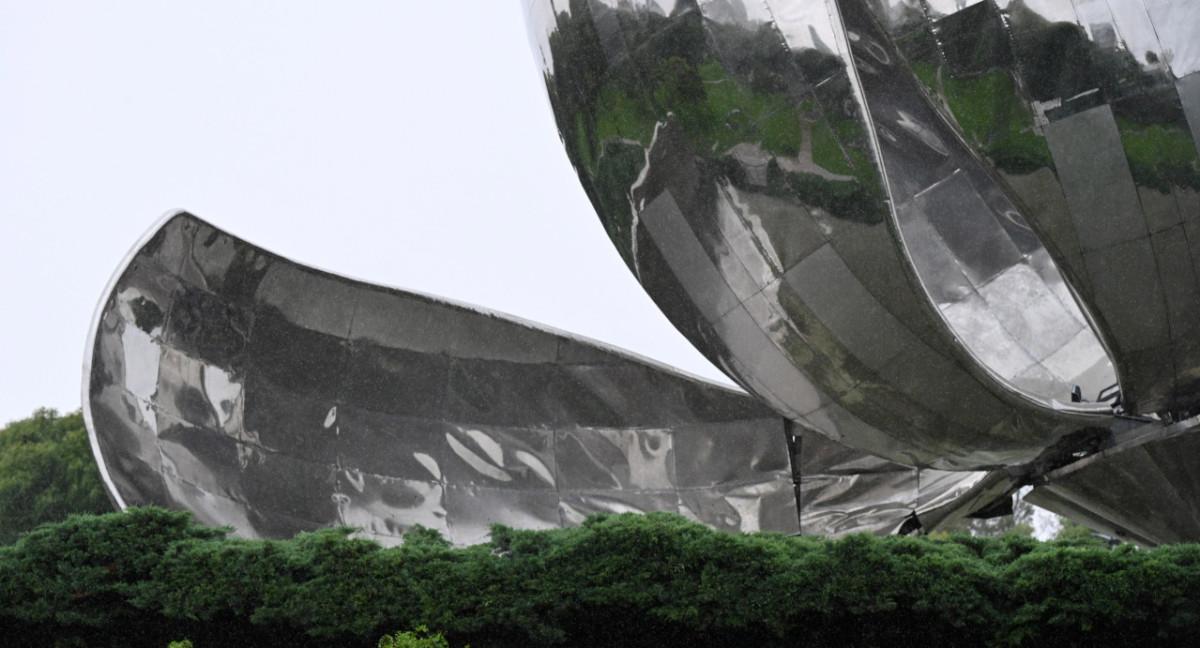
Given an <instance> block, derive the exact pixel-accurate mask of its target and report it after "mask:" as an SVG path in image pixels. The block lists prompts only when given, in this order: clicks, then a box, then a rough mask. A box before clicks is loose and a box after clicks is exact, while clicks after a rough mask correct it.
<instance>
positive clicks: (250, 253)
mask: <svg viewBox="0 0 1200 648" xmlns="http://www.w3.org/2000/svg"><path fill="white" fill-rule="evenodd" d="M90 348H91V350H92V356H91V359H90V363H89V365H90V366H89V369H88V372H87V376H86V385H85V389H86V392H87V393H86V394H85V403H86V405H85V408H84V411H85V415H86V417H87V421H88V427H89V430H90V431H91V434H92V439H93V446H94V450H95V451H96V456H97V458H98V460H99V462H100V465H101V466H102V467H103V473H104V476H105V482H106V484H107V487H108V489H109V492H110V494H111V496H112V498H113V499H114V501H115V502H116V503H117V504H118V505H119V506H120V507H122V508H124V507H126V506H133V505H145V504H155V505H162V506H167V507H172V508H182V509H186V510H190V511H192V512H194V513H195V515H196V516H197V518H198V519H199V520H200V521H202V522H204V523H207V524H213V525H227V526H232V527H233V528H234V529H235V531H236V532H237V533H238V534H240V535H243V536H246V537H287V536H290V535H292V534H294V533H296V532H299V531H305V530H312V529H316V528H321V527H326V526H332V525H348V526H353V527H357V528H359V529H361V532H362V534H364V535H365V536H367V537H373V538H376V539H378V540H380V541H382V542H395V541H398V540H399V539H400V538H401V537H402V536H403V533H404V532H405V531H406V530H407V529H409V528H411V527H412V526H414V525H417V524H419V525H422V526H425V527H429V528H433V529H437V530H438V531H440V532H442V533H443V534H445V535H446V536H447V537H449V538H450V539H452V540H453V541H454V542H456V543H460V544H469V543H474V542H478V541H481V540H483V539H484V538H485V537H486V535H487V533H488V528H489V525H490V524H493V523H500V524H506V525H509V526H515V527H520V528H547V527H557V526H562V525H570V524H576V523H578V522H580V521H582V520H583V519H584V518H585V517H586V516H587V515H589V514H591V513H597V512H625V511H642V512H645V511H672V512H677V513H681V514H683V515H686V516H688V517H691V518H693V519H696V520H698V521H700V522H703V523H705V524H707V525H709V526H712V527H715V528H719V529H729V530H739V531H757V530H771V531H779V532H785V533H794V532H800V531H803V532H806V533H820V534H829V535H837V534H841V533H846V532H852V531H879V532H892V531H895V530H896V529H898V528H899V527H900V525H901V524H902V523H903V522H904V520H905V519H906V518H907V517H908V516H909V515H910V514H911V513H913V512H914V511H930V512H935V511H941V513H937V515H938V516H942V515H944V512H945V511H947V510H956V509H955V503H956V502H959V501H960V500H959V498H960V497H961V496H967V495H970V494H971V493H972V491H971V489H972V487H973V486H975V485H976V484H977V483H978V482H979V481H980V480H981V479H982V478H983V474H982V473H941V472H937V471H928V470H926V471H919V470H917V469H915V468H911V467H907V466H901V465H898V464H894V463H891V462H887V461H884V460H881V459H878V458H876V457H872V456H870V455H868V454H866V453H862V452H859V451H854V450H851V449H849V448H845V447H844V446H840V445H838V444H836V443H833V442H831V441H828V440H824V439H821V438H819V437H817V436H816V435H813V434H812V433H810V432H806V431H800V430H798V429H792V428H791V426H788V425H787V424H786V423H785V421H784V419H782V418H781V417H779V416H778V415H777V414H775V413H774V412H772V411H771V410H770V409H768V408H767V407H765V406H763V405H761V404H759V403H758V402H757V401H756V400H754V399H753V398H751V397H749V396H747V395H745V394H742V393H739V392H737V391H736V390H731V389H728V388H725V387H722V386H719V385H716V384H710V383H707V382H705V381H702V380H699V379H696V378H693V377H690V376H687V375H684V374H682V373H680V372H678V371H675V370H673V369H670V368H668V367H665V366H662V365H659V364H655V363H653V362H651V361H648V360H645V359H641V358H637V357H634V356H632V355H630V354H628V353H624V352H621V351H619V350H615V349H611V348H607V347H604V346H602V345H600V344H598V343H594V342H591V341H588V340H584V339H581V338H578V337H573V336H569V335H566V334H562V333H557V332H552V331H548V330H545V329H542V328H538V327H535V326H532V325H529V324H526V323H522V322H519V321H515V320H513V319H511V318H506V317H503V316H500V315H496V314H491V313H486V312H483V311H480V310H476V309H472V308H469V307H465V306H460V305H455V304H451V303H448V302H445V301H442V300H439V299H435V298H431V297H426V296H422V295H416V294H412V293H407V292H404V291H400V290H394V289H389V288H384V287H380V286H373V285H368V284H364V283H361V282H356V281H352V280H348V279H344V278H341V277H337V276H334V275H331V274H328V273H325V272H321V271H318V270H314V269H311V268H307V267H304V266H302V265H299V264H296V263H294V262H291V261H288V260H286V259H283V258H280V257H278V256H276V255H273V254H271V253H269V252H266V251H265V250H262V249H260V248H257V247H255V246H253V245H250V244H248V243H246V242H244V241H241V240H238V239H236V238H234V237H232V236H230V235H228V234H226V233H224V232H222V231H220V230H217V229H216V228H214V227H212V226H211V225H208V224H207V223H205V222H203V221H201V220H199V219H197V218H195V217H193V216H191V215H189V214H182V213H181V214H177V215H174V216H172V217H169V218H168V219H166V220H165V221H164V222H163V223H162V224H161V225H160V226H158V227H157V228H155V230H154V231H152V232H151V233H150V234H149V235H148V236H147V238H146V239H145V240H144V241H143V242H142V243H141V244H139V246H138V247H137V248H136V249H135V250H134V252H133V253H132V254H131V256H130V257H129V258H128V259H127V261H126V264H125V265H124V266H123V267H122V268H121V269H120V270H119V271H118V272H117V274H116V276H115V277H114V282H113V284H112V286H111V288H110V290H109V293H108V295H107V297H106V298H105V300H104V301H103V302H102V304H101V308H100V311H99V313H98V315H97V320H96V322H95V329H94V331H93V342H92V345H91V347H90ZM790 449H791V450H790ZM798 502H799V503H800V506H799V507H798ZM961 502H962V503H963V505H972V502H971V501H970V500H969V498H968V499H962V500H961ZM966 512H967V511H961V513H966Z"/></svg>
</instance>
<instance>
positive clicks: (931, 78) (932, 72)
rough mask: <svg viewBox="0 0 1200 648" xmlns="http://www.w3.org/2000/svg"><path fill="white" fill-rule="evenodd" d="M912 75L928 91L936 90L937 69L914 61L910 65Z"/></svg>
mask: <svg viewBox="0 0 1200 648" xmlns="http://www.w3.org/2000/svg"><path fill="white" fill-rule="evenodd" d="M912 69H913V74H916V75H917V78H918V79H920V80H921V83H924V84H925V86H926V87H928V88H929V89H930V90H934V89H936V88H937V68H935V67H934V66H933V65H930V64H929V63H925V62H923V61H914V62H913V64H912Z"/></svg>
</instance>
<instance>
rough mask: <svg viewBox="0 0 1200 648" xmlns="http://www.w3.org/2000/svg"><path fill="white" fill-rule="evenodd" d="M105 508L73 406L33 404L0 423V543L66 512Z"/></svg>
mask: <svg viewBox="0 0 1200 648" xmlns="http://www.w3.org/2000/svg"><path fill="white" fill-rule="evenodd" d="M111 510H112V505H111V504H109V502H108V497H106V496H105V495H104V487H103V486H102V485H101V483H100V471H99V470H98V469H97V468H96V462H95V460H94V459H93V458H92V449H91V447H90V446H89V445H88V436H87V430H86V429H85V428H84V426H83V417H82V416H80V415H79V413H78V412H76V413H74V414H68V415H66V416H59V414H58V412H55V411H54V410H52V409H39V410H37V411H35V412H34V413H33V416H31V417H29V418H27V419H22V420H20V421H13V422H11V423H9V424H8V425H5V426H4V427H3V428H0V544H7V543H10V542H12V541H14V540H16V539H17V537H18V536H19V535H20V534H22V533H24V532H26V531H29V530H30V529H33V528H34V527H36V526H37V525H39V524H44V523H46V522H59V521H61V520H62V519H63V518H65V517H67V515H69V514H71V513H104V512H107V511H111Z"/></svg>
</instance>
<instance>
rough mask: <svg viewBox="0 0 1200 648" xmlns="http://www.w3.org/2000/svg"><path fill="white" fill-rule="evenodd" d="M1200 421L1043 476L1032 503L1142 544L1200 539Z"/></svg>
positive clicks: (1029, 497) (1032, 494)
mask: <svg viewBox="0 0 1200 648" xmlns="http://www.w3.org/2000/svg"><path fill="white" fill-rule="evenodd" d="M1198 425H1200V420H1197V419H1189V420H1187V421H1183V422H1181V423H1179V424H1176V426H1175V427H1176V428H1177V430H1176V433H1175V434H1174V435H1172V436H1167V437H1165V438H1161V437H1157V436H1156V437H1154V438H1151V439H1150V440H1139V441H1140V442H1135V443H1131V444H1127V445H1121V446H1119V447H1114V448H1111V449H1109V450H1106V451H1104V452H1101V453H1098V454H1096V455H1093V456H1091V457H1088V458H1086V459H1084V460H1082V461H1079V462H1076V463H1074V464H1071V465H1069V466H1066V467H1064V468H1060V469H1058V470H1055V471H1053V472H1050V473H1048V474H1047V475H1046V476H1045V479H1044V483H1043V484H1042V485H1040V486H1038V487H1037V488H1034V489H1033V491H1032V492H1030V493H1029V494H1028V495H1027V496H1026V500H1028V501H1029V502H1032V503H1033V504H1036V505H1038V506H1041V507H1043V508H1047V509H1050V510H1051V511H1054V512H1055V513H1058V514H1060V515H1064V516H1067V517H1070V518H1072V519H1075V520H1078V521H1080V522H1082V523H1083V524H1086V525H1087V526H1089V527H1091V528H1093V529H1096V530H1097V531H1100V532H1101V533H1105V534H1107V535H1110V536H1113V537H1118V538H1123V539H1126V540H1131V541H1134V542H1138V543H1140V544H1144V545H1150V546H1153V545H1158V544H1169V543H1176V542H1195V541H1196V539H1197V538H1200V470H1198V469H1197V457H1200V434H1196V430H1197V426H1198Z"/></svg>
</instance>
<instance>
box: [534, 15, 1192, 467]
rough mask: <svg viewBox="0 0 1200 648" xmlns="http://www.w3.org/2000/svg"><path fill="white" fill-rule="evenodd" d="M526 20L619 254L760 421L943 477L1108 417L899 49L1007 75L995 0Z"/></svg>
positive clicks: (1054, 293) (1079, 343) (1034, 273)
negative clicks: (760, 413)
mask: <svg viewBox="0 0 1200 648" xmlns="http://www.w3.org/2000/svg"><path fill="white" fill-rule="evenodd" d="M1010 9H1011V8H1010ZM525 10H526V13H527V20H528V23H529V25H530V35H531V37H532V39H533V41H534V50H535V52H536V54H537V56H538V57H539V60H540V62H541V63H542V71H543V74H544V76H545V80H546V87H547V91H548V94H549V97H550V102H551V105H552V107H553V110H554V114H555V117H556V120H557V123H558V127H559V131H560V133H561V136H562V140H563V143H564V145H565V147H566V150H567V155H568V158H569V159H570V160H571V162H572V164H573V165H574V166H575V168H576V170H577V172H578V175H579V178H580V180H581V182H582V184H583V187H584V190H585V191H586V192H587V194H588V196H589V198H590V199H591V201H592V203H593V205H594V206H595V208H596V211H597V212H598V214H599V215H600V218H601V222H602V223H603V224H604V227H605V229H606V231H607V232H608V234H609V236H610V238H611V239H612V241H613V243H614V244H615V246H616V248H617V250H618V252H619V253H620V254H621V255H622V257H623V258H624V260H625V261H626V263H627V264H628V265H629V267H630V269H631V270H632V271H633V272H634V273H635V274H636V275H637V277H638V279H639V280H640V281H641V283H642V285H643V286H644V287H645V288H646V290H647V291H648V292H649V293H650V295H651V296H652V297H653V298H654V299H655V301H656V302H657V303H658V305H659V306H660V307H661V308H662V309H663V311H664V313H666V314H667V316H668V317H669V318H670V319H671V321H672V322H673V323H674V324H675V326H676V327H677V328H678V329H679V330H680V331H681V332H683V333H684V334H685V335H686V336H687V337H688V338H689V339H690V340H691V341H692V342H693V343H694V344H695V345H696V346H697V348H699V349H700V350H701V351H703V352H704V353H705V354H706V355H707V356H708V357H709V358H710V359H711V360H712V361H713V362H714V363H715V364H717V366H719V367H720V368H721V369H723V370H724V371H725V372H726V373H727V374H728V375H729V376H730V377H732V378H733V379H734V380H735V381H737V382H738V383H739V384H740V385H742V386H743V387H744V388H746V389H747V390H748V391H750V392H751V393H752V394H754V395H756V396H758V397H759V398H761V399H762V400H763V401H764V402H765V403H767V404H769V405H770V406H771V407H772V408H773V409H775V411H777V412H779V413H780V414H782V415H784V416H785V417H787V418H789V419H791V420H794V421H796V422H798V423H800V424H801V425H803V426H805V427H806V428H808V429H811V430H814V431H817V432H819V433H821V434H824V435H825V436H826V437H828V438H830V439H833V440H837V441H839V442H841V443H844V444H846V445H848V446H851V447H854V448H859V449H862V450H866V451H868V452H871V453H873V454H875V455H878V456H880V457H885V458H887V459H888V460H891V461H893V462H896V463H899V464H903V465H918V466H923V467H927V468H937V469H954V470H975V469H979V468H986V467H995V466H1001V465H1008V466H1016V465H1022V464H1025V463H1027V462H1030V461H1033V460H1034V459H1035V458H1037V457H1038V456H1040V455H1042V453H1044V452H1045V451H1046V450H1047V448H1050V447H1052V446H1054V445H1055V444H1056V443H1057V442H1058V441H1059V440H1060V439H1064V438H1074V435H1076V434H1077V433H1079V432H1080V431H1081V430H1085V429H1089V428H1108V427H1110V426H1111V425H1112V424H1113V423H1112V418H1111V415H1112V414H1111V412H1112V409H1111V403H1089V402H1079V401H1097V400H1099V396H1100V394H1101V393H1102V392H1104V391H1106V390H1107V391H1113V390H1112V389H1111V388H1112V386H1113V385H1114V384H1115V383H1116V382H1117V372H1116V371H1115V370H1114V366H1113V361H1112V360H1110V358H1109V357H1108V354H1107V351H1106V347H1105V343H1106V342H1107V340H1102V339H1101V338H1100V337H1099V336H1098V335H1097V333H1096V329H1095V328H1093V326H1092V322H1093V321H1095V320H1097V319H1098V318H1097V317H1096V316H1095V315H1093V314H1089V312H1088V311H1086V310H1085V309H1084V308H1083V307H1081V305H1080V302H1079V301H1078V300H1077V298H1076V294H1077V293H1080V292H1081V291H1080V290H1079V288H1078V287H1072V286H1070V285H1068V282H1067V280H1066V279H1065V278H1064V275H1063V273H1062V272H1060V270H1059V267H1060V265H1061V264H1062V263H1063V261H1062V260H1061V259H1060V258H1059V257H1060V256H1061V254H1059V253H1058V252H1057V251H1052V250H1051V249H1050V248H1049V247H1047V246H1046V245H1044V244H1043V243H1042V239H1041V238H1040V237H1039V235H1038V234H1036V233H1035V231H1034V229H1033V228H1032V227H1031V226H1030V224H1029V222H1028V221H1027V218H1034V216H1033V215H1031V214H1027V213H1026V212H1027V211H1028V210H1027V207H1025V206H1024V204H1023V203H1022V202H1021V199H1020V195H1019V194H1018V193H1017V192H1015V191H1013V190H1012V188H1011V187H1010V186H1009V185H1008V184H1007V183H1006V182H1005V179H1004V178H1003V177H1002V175H1001V174H999V173H997V172H996V169H995V168H994V167H993V166H991V165H990V164H989V163H988V162H987V161H986V160H984V159H981V157H980V151H979V150H978V149H979V146H978V144H977V143H975V142H972V141H970V140H969V139H967V138H964V137H963V136H962V131H961V128H960V127H958V126H956V124H955V123H954V122H953V121H952V120H951V119H949V118H947V117H946V116H945V115H944V112H945V107H943V106H939V105H938V104H937V103H935V102H934V101H933V100H931V93H930V92H929V91H928V88H926V87H925V86H924V80H925V76H924V75H923V72H922V71H921V69H917V68H915V67H914V66H913V65H910V63H909V61H908V59H906V58H905V53H904V52H905V48H906V47H907V45H908V43H907V41H906V40H905V39H906V38H907V37H908V35H910V34H917V36H919V37H920V38H922V39H924V40H922V43H920V45H921V46H923V47H928V48H931V51H932V52H933V54H934V55H936V56H939V57H940V56H941V54H938V52H941V51H942V50H947V51H953V52H955V53H956V54H955V56H956V57H957V58H956V59H955V60H956V61H957V62H958V63H956V65H957V67H955V68H954V69H955V70H957V71H958V72H959V73H961V74H979V73H981V72H983V71H986V70H990V69H992V68H993V67H995V66H1003V65H1007V64H1008V63H1009V62H1010V61H1011V60H1012V55H1011V52H1010V49H1011V47H1010V46H1009V45H1008V43H1007V42H1006V41H1005V38H1006V34H1007V32H1005V31H1003V30H1002V31H1000V32H995V30H991V31H988V30H989V29H991V28H990V27H988V28H987V29H983V27H986V26H987V25H990V23H987V25H985V22H986V21H983V20H982V19H981V18H980V17H979V16H980V15H982V16H983V18H989V19H990V18H991V17H996V16H999V14H998V11H999V9H998V8H997V7H996V5H995V4H994V3H992V2H982V1H981V2H965V3H964V2H958V1H947V2H924V1H921V2H918V1H916V0H913V1H911V2H909V1H903V2H882V1H880V2H866V1H864V0H837V1H835V0H766V1H763V2H743V1H742V0H700V1H696V0H691V1H684V0H680V1H678V2H660V1H658V0H641V1H638V2H628V1H624V0H622V1H619V2H618V1H616V0H613V1H607V0H606V1H600V0H572V1H565V0H563V1H556V2H552V1H550V0H532V1H530V2H526V3H525ZM980 12H983V13H982V14H981V13H980ZM934 23H936V25H937V29H936V30H935V29H934V27H933V25H934ZM948 25H949V26H954V25H957V27H956V28H954V29H951V28H950V27H947V26H948ZM980 29H983V33H982V38H975V37H974V36H979V35H980ZM968 35H970V36H972V38H971V39H968ZM937 60H938V61H940V60H941V59H940V58H939V59H937ZM934 71H935V72H937V68H934ZM944 74H945V75H948V74H949V72H945V73H944ZM937 78H940V77H936V76H935V78H934V80H935V81H936V80H937ZM980 109H981V110H982V111H984V112H988V111H992V110H1001V109H1003V110H1005V111H1007V110H1008V107H1007V105H1005V106H999V107H995V106H991V105H990V104H987V105H983V106H982V107H981V108H980ZM1022 110H1026V111H1030V114H1031V115H1032V111H1031V110H1030V109H1029V107H1028V106H1026V107H1024V108H1022ZM1038 137H1043V136H1042V135H1041V134H1039V135H1038ZM1110 143H1111V142H1110ZM1042 146H1043V147H1045V145H1044V144H1043V145H1042ZM1047 157H1049V155H1048V154H1047ZM1035 175H1036V174H1035ZM1051 175H1053V174H1051ZM1037 177H1040V176H1037ZM1038 182H1040V183H1041V184H1038ZM1057 182H1058V181H1057V179H1055V178H1049V179H1041V180H1040V181H1033V182H1031V183H1030V186H1033V187H1043V188H1046V191H1050V189H1052V188H1053V187H1057V186H1058V184H1057ZM1127 188H1128V187H1127ZM1114 190H1115V189H1114ZM1058 195H1059V198H1058V203H1057V205H1058V206H1060V207H1062V209H1063V210H1069V209H1070V204H1069V202H1068V201H1067V200H1066V199H1065V198H1063V195H1062V191H1061V189H1059V190H1058ZM1134 195H1135V198H1136V194H1134ZM1043 202H1044V203H1045V204H1050V202H1049V201H1043ZM1068 224H1069V223H1068ZM1071 233H1072V235H1074V229H1072V230H1071ZM1143 240H1144V241H1145V244H1146V245H1147V246H1149V245H1151V243H1150V241H1149V240H1148V239H1143ZM1183 240H1184V239H1183V238H1182V237H1181V236H1179V235H1174V234H1173V235H1172V238H1170V239H1164V240H1162V241H1160V242H1158V243H1159V246H1160V247H1162V248H1164V249H1166V248H1170V249H1172V250H1178V249H1179V246H1180V242H1181V241H1183ZM1187 240H1190V239H1187ZM1052 242H1054V241H1052ZM1140 252H1141V251H1140V250H1130V251H1128V252H1127V253H1126V254H1125V255H1124V256H1122V257H1120V260H1127V259H1128V260H1131V261H1136V260H1137V259H1138V258H1140V257H1138V254H1140ZM1075 254H1076V255H1077V256H1079V262H1080V263H1083V261H1082V252H1080V251H1078V250H1076V251H1075ZM1106 260H1110V259H1109V258H1108V257H1106ZM1111 260H1113V261H1116V259H1111ZM1131 267H1134V268H1137V267H1139V266H1136V265H1134V266H1131ZM1182 267H1185V268H1187V269H1189V270H1190V268H1191V264H1190V263H1186V264H1183V266H1182ZM1150 274H1156V273H1150ZM1101 278H1103V277H1101ZM1143 279H1145V278H1144V277H1143V278H1140V279H1139V281H1141V280H1143ZM1152 281H1157V279H1153V280H1152ZM1125 283H1126V284H1128V283H1129V282H1128V281H1126V282H1125ZM1186 289H1187V284H1186V281H1185V280H1183V281H1180V282H1178V285H1177V286H1175V291H1176V292H1177V293H1179V294H1181V295H1184V294H1186ZM1115 290H1116V289H1114V291H1115ZM1163 290H1166V288H1163ZM1087 294H1091V293H1090V292H1089V293H1087ZM1142 301H1143V302H1144V301H1145V299H1143V300H1142ZM1160 301H1161V300H1160ZM1123 304H1124V305H1125V306H1129V307H1130V308H1136V307H1137V306H1139V304H1140V302H1135V301H1132V300H1129V299H1128V298H1126V301H1125V302H1124V303H1123ZM1123 312H1125V313H1128V312H1131V311H1129V310H1125V311H1123ZM1184 312H1186V311H1185V310H1183V309H1180V313H1184ZM1164 316H1165V312H1164ZM1106 321H1107V320H1106ZM1162 326H1166V325H1160V328H1161V327H1162ZM1146 344H1147V345H1150V346H1143V347H1141V348H1139V351H1153V350H1156V349H1158V348H1159V347H1158V346H1153V345H1152V343H1151V342H1147V343H1146ZM1121 348H1122V349H1124V348H1125V347H1121ZM1168 366H1169V363H1168ZM1167 373H1168V374H1170V373H1171V371H1170V370H1168V371H1167ZM1159 378H1162V377H1161V376H1159V377H1157V378H1154V380H1158V382H1159V383H1161V382H1162V380H1159ZM1163 380H1167V381H1168V382H1170V381H1173V380H1174V377H1173V376H1170V377H1168V378H1165V379H1163ZM1075 386H1079V388H1080V391H1081V396H1082V398H1078V399H1077V398H1072V390H1073V388H1074V387H1075Z"/></svg>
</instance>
